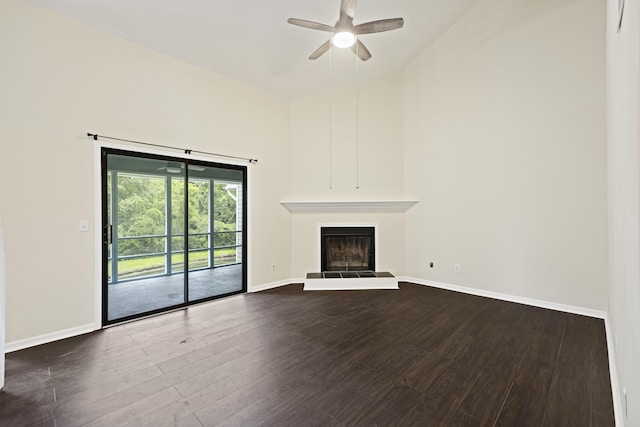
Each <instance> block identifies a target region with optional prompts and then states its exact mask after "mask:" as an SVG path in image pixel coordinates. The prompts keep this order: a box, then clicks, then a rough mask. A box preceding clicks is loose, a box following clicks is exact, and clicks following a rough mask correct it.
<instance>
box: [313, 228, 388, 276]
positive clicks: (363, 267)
mask: <svg viewBox="0 0 640 427" xmlns="http://www.w3.org/2000/svg"><path fill="white" fill-rule="evenodd" d="M375 242H376V239H375V227H321V228H320V254H321V256H320V268H321V271H323V272H325V271H374V270H375V268H376V265H375V264H376V248H375V246H376V245H375Z"/></svg>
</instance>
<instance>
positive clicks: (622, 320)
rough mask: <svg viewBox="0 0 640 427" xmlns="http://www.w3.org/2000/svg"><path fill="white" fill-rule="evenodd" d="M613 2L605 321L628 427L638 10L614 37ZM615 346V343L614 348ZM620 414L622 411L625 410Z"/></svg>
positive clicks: (633, 417)
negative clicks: (609, 334)
mask: <svg viewBox="0 0 640 427" xmlns="http://www.w3.org/2000/svg"><path fill="white" fill-rule="evenodd" d="M617 8H618V2H617V0H609V1H608V2H607V12H608V16H607V104H608V111H607V122H608V126H607V143H608V161H609V163H608V183H609V188H608V190H609V192H608V204H609V305H608V312H609V320H610V329H611V334H612V335H613V337H612V338H613V341H614V349H615V350H614V351H615V356H614V360H613V361H612V362H615V366H616V367H617V371H618V384H614V387H615V386H617V387H618V389H617V390H616V391H617V392H618V393H619V395H620V396H621V400H622V407H624V396H623V389H624V388H626V390H627V402H628V409H627V412H628V416H626V417H624V423H625V425H628V426H637V425H640V367H639V366H638V360H640V277H639V269H640V262H639V261H640V260H639V256H640V252H639V246H640V236H639V235H638V233H639V227H638V222H639V221H640V215H639V214H640V212H639V210H638V202H639V197H638V192H639V191H640V185H639V180H640V174H639V169H640V167H639V164H640V159H639V156H640V150H639V149H638V148H639V146H640V120H639V118H640V84H639V81H638V79H639V76H640V56H639V51H640V5H639V4H638V2H637V1H630V0H627V2H626V7H625V12H624V20H623V26H622V28H621V31H620V33H618V32H617V23H618V14H617ZM616 342H617V344H616ZM621 412H623V413H624V412H625V411H624V410H623V411H621Z"/></svg>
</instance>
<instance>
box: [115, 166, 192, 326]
mask: <svg viewBox="0 0 640 427" xmlns="http://www.w3.org/2000/svg"><path fill="white" fill-rule="evenodd" d="M107 170H108V171H107V176H108V177H111V181H110V182H109V181H108V182H107V193H108V194H107V199H108V201H107V213H108V214H107V216H108V218H109V221H110V223H111V224H112V225H113V241H112V244H111V245H110V246H111V247H110V250H111V253H110V255H111V257H112V258H113V260H114V261H113V262H111V263H110V265H109V268H108V276H109V278H110V280H111V281H110V282H109V283H110V284H109V286H108V288H107V295H108V301H107V320H108V321H110V322H111V321H116V320H118V319H122V318H126V317H131V316H136V315H140V314H144V313H148V312H150V311H155V310H159V309H163V308H167V307H172V306H175V305H180V304H183V303H184V302H185V301H184V275H182V274H175V273H174V268H173V262H172V261H173V260H171V258H172V257H170V256H169V254H170V253H171V252H172V251H174V250H175V249H172V244H173V243H174V241H175V238H172V239H169V238H168V235H169V234H171V235H174V234H179V233H180V232H182V230H183V228H184V227H181V228H179V229H178V230H176V231H177V232H172V230H171V229H172V225H173V223H174V222H175V221H174V220H173V219H174V215H175V214H173V213H172V209H171V208H172V207H173V206H176V207H179V206H180V205H181V203H182V204H184V191H183V192H182V194H174V193H175V191H174V187H175V185H174V183H175V182H176V181H177V182H180V181H181V182H182V183H184V170H185V169H184V167H183V166H182V163H181V162H170V161H166V160H157V159H151V158H145V157H138V156H134V155H131V156H129V155H120V154H109V155H108V156H107ZM180 177H183V178H182V179H180ZM181 212H182V211H179V212H178V215H180V213H181ZM183 218H184V216H183ZM170 260H171V262H170ZM182 262H184V260H183V261H182ZM178 270H179V269H178Z"/></svg>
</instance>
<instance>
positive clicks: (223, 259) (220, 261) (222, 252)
mask: <svg viewBox="0 0 640 427" xmlns="http://www.w3.org/2000/svg"><path fill="white" fill-rule="evenodd" d="M213 254H214V263H215V266H216V267H221V266H224V265H229V264H236V263H240V262H242V247H241V246H240V247H234V248H224V249H215V250H214V251H213Z"/></svg>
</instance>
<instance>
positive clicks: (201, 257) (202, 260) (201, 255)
mask: <svg viewBox="0 0 640 427" xmlns="http://www.w3.org/2000/svg"><path fill="white" fill-rule="evenodd" d="M207 267H209V251H208V250H204V251H190V252H189V270H195V269H199V268H207Z"/></svg>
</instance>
